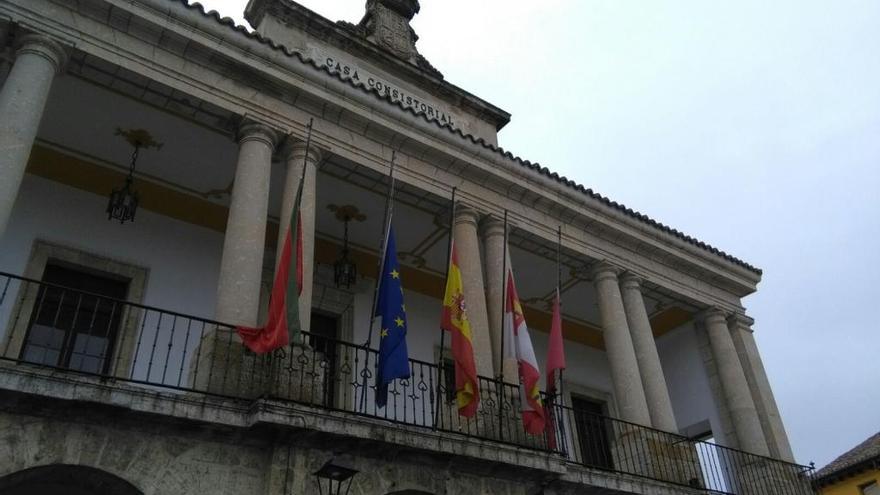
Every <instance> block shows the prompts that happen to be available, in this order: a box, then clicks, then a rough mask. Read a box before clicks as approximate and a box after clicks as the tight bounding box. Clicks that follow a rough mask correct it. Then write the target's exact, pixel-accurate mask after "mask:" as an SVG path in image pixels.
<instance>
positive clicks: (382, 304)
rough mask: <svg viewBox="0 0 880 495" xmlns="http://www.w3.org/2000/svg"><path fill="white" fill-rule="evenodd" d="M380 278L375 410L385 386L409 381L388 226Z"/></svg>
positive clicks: (397, 267) (391, 230)
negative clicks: (394, 382) (399, 379)
mask: <svg viewBox="0 0 880 495" xmlns="http://www.w3.org/2000/svg"><path fill="white" fill-rule="evenodd" d="M381 270H382V271H381V273H380V274H379V290H378V293H377V299H376V311H375V313H374V316H378V317H380V319H381V326H380V330H379V358H378V360H377V363H376V406H377V407H385V403H386V401H387V399H388V385H389V384H390V383H391V382H393V381H394V379H395V378H409V375H410V371H409V354H408V352H407V349H406V305H405V304H404V303H403V284H402V282H401V280H400V265H398V264H397V243H396V242H395V240H394V227H392V226H391V221H390V220H389V222H388V232H387V234H386V237H385V252H384V253H383V257H382V266H381Z"/></svg>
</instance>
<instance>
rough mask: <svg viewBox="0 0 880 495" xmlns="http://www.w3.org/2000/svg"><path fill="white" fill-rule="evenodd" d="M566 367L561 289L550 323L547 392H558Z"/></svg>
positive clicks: (555, 299) (557, 290) (555, 301)
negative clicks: (560, 374) (557, 388)
mask: <svg viewBox="0 0 880 495" xmlns="http://www.w3.org/2000/svg"><path fill="white" fill-rule="evenodd" d="M564 369H565V351H564V350H563V345H562V314H561V312H560V308H559V289H558V288H557V289H556V297H555V298H554V299H553V321H552V323H551V324H550V342H549V343H548V344H547V394H548V395H551V394H553V393H554V392H556V382H557V381H558V380H557V378H558V376H559V375H558V373H557V372H559V371H562V370H564Z"/></svg>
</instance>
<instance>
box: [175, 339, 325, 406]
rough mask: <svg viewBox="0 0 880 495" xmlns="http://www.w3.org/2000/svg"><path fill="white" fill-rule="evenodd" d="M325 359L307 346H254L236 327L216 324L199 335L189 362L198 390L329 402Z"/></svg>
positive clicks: (245, 396) (192, 383)
mask: <svg viewBox="0 0 880 495" xmlns="http://www.w3.org/2000/svg"><path fill="white" fill-rule="evenodd" d="M324 363H325V360H324V356H323V355H321V353H319V352H316V351H315V350H314V349H311V348H310V347H308V346H304V345H302V344H293V345H289V346H287V347H284V348H282V349H279V350H276V351H274V352H271V353H267V354H263V355H258V354H254V353H253V352H251V351H250V350H249V349H248V348H247V347H245V346H244V344H243V343H242V342H241V339H240V338H239V337H238V335H237V334H236V333H235V331H234V330H232V329H227V328H214V329H211V330H210V331H208V332H207V333H205V334H204V335H203V336H202V339H201V347H200V352H199V354H198V356H197V360H196V361H195V362H194V364H193V365H192V366H191V367H190V369H191V378H190V384H191V387H192V388H193V389H194V390H195V391H198V392H207V393H209V394H216V395H222V396H226V397H233V398H237V399H256V398H259V397H266V398H273V399H283V400H292V401H296V402H303V403H307V404H316V405H325V402H327V403H329V402H330V401H331V400H332V398H331V397H329V396H328V394H327V393H326V391H327V387H326V384H325V368H326V366H325V365H324Z"/></svg>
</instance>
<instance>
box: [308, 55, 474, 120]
mask: <svg viewBox="0 0 880 495" xmlns="http://www.w3.org/2000/svg"><path fill="white" fill-rule="evenodd" d="M318 60H320V61H321V65H322V66H323V67H326V68H327V69H329V70H330V71H331V72H333V73H335V74H339V75H340V76H342V78H343V79H350V80H352V81H355V82H357V83H361V84H363V85H365V86H366V87H367V89H369V90H370V91H373V92H376V93H378V94H379V95H382V96H385V97H388V98H390V99H391V101H392V102H395V103H400V104H401V105H403V106H404V107H405V108H411V109H413V110H414V111H415V112H416V113H417V114H422V115H424V116H426V117H427V118H428V119H429V120H434V121H437V122H439V123H441V124H448V125H449V126H450V127H453V128H457V127H458V126H457V125H456V124H455V123H454V122H453V120H452V116H451V115H450V114H449V113H448V112H447V111H444V110H442V109H440V108H439V107H438V106H437V105H436V104H432V103H430V102H426V101H424V100H423V99H421V98H419V97H417V96H413V95H412V94H410V93H407V92H406V91H404V90H403V89H401V88H400V87H398V86H396V85H394V84H391V83H389V82H388V81H386V80H384V79H381V78H379V77H377V76H375V75H373V74H371V73H369V72H367V71H365V70H363V69H361V68H359V67H357V66H355V65H353V64H350V63H346V62H343V61H340V60H338V59H336V58H334V57H321V58H319V59H318Z"/></svg>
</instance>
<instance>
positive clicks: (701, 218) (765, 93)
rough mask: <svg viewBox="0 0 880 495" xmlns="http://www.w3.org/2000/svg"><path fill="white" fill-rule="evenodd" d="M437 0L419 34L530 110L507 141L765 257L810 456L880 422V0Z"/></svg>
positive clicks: (768, 330) (782, 381) (226, 10)
mask: <svg viewBox="0 0 880 495" xmlns="http://www.w3.org/2000/svg"><path fill="white" fill-rule="evenodd" d="M203 3H204V4H205V5H206V6H208V7H209V8H213V9H216V10H218V11H219V12H221V14H223V15H227V16H230V17H233V18H235V19H237V20H238V22H240V23H243V24H244V23H245V22H244V20H243V18H242V16H241V12H242V11H243V10H244V5H245V3H246V0H206V1H204V2H203ZM300 3H302V4H303V5H305V6H307V7H309V8H311V9H313V10H315V11H317V12H318V13H320V14H322V15H324V16H325V17H328V18H330V19H333V20H338V19H344V20H348V21H352V22H357V21H358V20H360V17H361V15H362V14H363V8H364V3H365V2H364V1H363V0H300ZM421 4H422V11H421V13H420V14H419V15H418V16H417V17H416V19H415V21H414V22H413V26H414V28H415V30H416V32H417V33H418V35H419V37H420V39H419V42H418V45H417V46H418V48H419V50H420V52H421V53H422V54H423V55H425V56H426V57H427V58H428V60H430V61H431V63H432V64H433V65H434V66H435V67H437V68H438V69H439V70H440V71H442V72H443V73H444V75H445V76H446V79H447V80H448V81H450V82H452V83H454V84H456V85H458V86H460V87H462V88H464V89H466V90H468V91H470V92H472V93H474V94H476V95H478V96H480V97H482V98H485V99H486V100H488V101H490V102H492V103H494V104H496V105H498V106H500V107H501V108H503V109H505V110H507V111H508V112H510V113H512V114H513V118H512V121H511V123H510V124H509V125H508V126H507V127H506V128H505V129H503V130H502V131H501V134H500V138H499V139H500V144H501V145H502V146H503V147H505V148H507V149H508V150H510V151H512V152H514V153H515V154H518V155H520V156H522V157H524V158H527V159H529V160H532V161H538V162H540V163H541V164H542V165H544V166H547V167H549V168H550V169H552V170H554V171H557V172H559V173H562V174H564V175H567V176H569V177H571V178H573V179H575V180H577V181H578V182H581V183H583V184H585V185H586V186H588V187H592V188H594V189H595V190H597V191H599V192H600V193H602V194H605V195H607V196H610V197H611V198H612V199H614V200H616V201H618V202H622V203H624V204H626V205H627V206H629V207H632V208H635V209H638V210H640V211H641V212H643V213H646V214H648V215H650V216H651V217H653V218H655V219H657V220H659V221H662V222H664V223H666V224H669V225H671V226H673V227H675V228H678V229H679V230H682V231H684V232H686V233H688V234H690V235H693V236H696V237H698V238H700V239H701V240H704V241H706V242H709V243H711V244H713V245H715V246H717V247H719V248H721V249H723V250H725V251H727V252H729V253H731V254H733V255H735V256H737V257H740V258H742V259H744V260H746V261H748V262H750V263H752V264H754V265H757V266H759V267H761V268H763V269H764V279H763V281H762V282H761V285H760V286H759V290H758V292H757V293H756V294H755V295H752V296H750V297H749V298H747V299H746V300H745V304H746V306H747V309H748V312H749V314H750V315H751V316H753V317H754V318H755V319H756V320H757V322H756V325H755V335H756V338H757V340H758V345H759V347H760V349H761V353H762V355H763V357H764V363H765V365H766V367H767V373H768V374H769V376H770V381H771V383H772V385H773V387H774V391H775V393H776V398H777V401H778V402H779V405H780V408H781V410H782V415H783V419H784V421H785V424H786V427H787V430H788V433H789V436H790V437H791V442H792V445H793V447H794V450H795V455H796V457H797V459H798V461H800V462H803V463H806V462H809V461H811V460H813V461H815V462H816V464H817V465H818V466H822V465H823V464H825V463H827V462H828V461H830V460H831V459H832V458H834V457H836V456H837V455H839V454H841V453H842V452H843V451H845V450H847V449H849V448H851V447H852V446H854V445H856V444H857V443H859V442H861V441H862V440H864V439H865V438H866V437H868V436H869V435H871V434H873V433H875V432H877V431H878V430H880V312H878V311H877V309H876V308H877V306H875V304H878V303H880V289H878V285H880V267H878V261H880V260H878V258H880V193H878V191H880V2H878V1H876V0H833V1H832V0H824V1H823V0H773V1H766V0H739V1H736V2H707V1H705V0H675V1H660V0H656V1H650V2H648V1H626V0H568V1H566V0H543V1H540V2H534V1H518V0H480V1H475V0H422V1H421Z"/></svg>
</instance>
